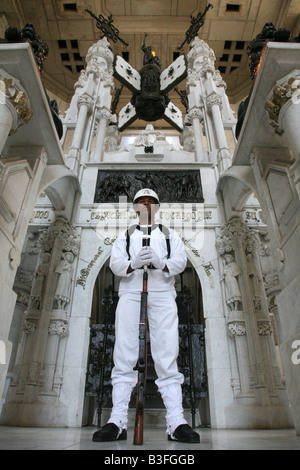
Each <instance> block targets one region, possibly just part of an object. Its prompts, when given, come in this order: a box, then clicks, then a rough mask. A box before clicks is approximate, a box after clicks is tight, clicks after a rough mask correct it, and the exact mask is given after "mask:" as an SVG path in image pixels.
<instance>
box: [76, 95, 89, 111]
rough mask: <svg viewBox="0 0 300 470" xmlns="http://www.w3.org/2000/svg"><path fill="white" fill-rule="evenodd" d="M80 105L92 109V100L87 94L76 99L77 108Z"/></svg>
mask: <svg viewBox="0 0 300 470" xmlns="http://www.w3.org/2000/svg"><path fill="white" fill-rule="evenodd" d="M82 105H84V106H87V108H88V109H92V107H93V100H92V98H91V96H90V95H88V94H87V93H83V94H82V95H80V96H79V97H78V100H77V107H78V108H80V106H82Z"/></svg>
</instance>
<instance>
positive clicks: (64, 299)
mask: <svg viewBox="0 0 300 470" xmlns="http://www.w3.org/2000/svg"><path fill="white" fill-rule="evenodd" d="M73 261H74V255H73V253H72V252H70V251H67V252H66V253H62V260H61V261H60V262H59V264H58V266H57V268H56V270H55V272H56V273H57V274H59V277H58V282H57V287H56V291H55V295H54V298H55V300H56V301H57V306H58V309H59V310H64V309H65V307H66V304H68V303H69V302H70V295H71V286H72V279H73V266H72V264H73Z"/></svg>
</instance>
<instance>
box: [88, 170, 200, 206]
mask: <svg viewBox="0 0 300 470" xmlns="http://www.w3.org/2000/svg"><path fill="white" fill-rule="evenodd" d="M143 187H149V188H151V189H153V190H154V191H158V192H159V198H160V201H161V202H168V203H171V202H197V203H201V202H203V195H202V184H201V179H200V173H199V171H197V170H196V171H194V170H186V171H172V172H167V171H152V172H151V174H150V173H145V172H144V171H138V170H137V171H129V170H128V171H108V170H107V171H106V170H102V171H99V173H98V179H97V184H96V190H95V198H94V202H95V203H100V202H101V203H102V202H112V203H114V202H116V203H118V202H119V197H121V196H126V197H127V198H128V201H132V200H133V197H134V195H135V193H136V192H137V191H139V190H140V189H141V188H143Z"/></svg>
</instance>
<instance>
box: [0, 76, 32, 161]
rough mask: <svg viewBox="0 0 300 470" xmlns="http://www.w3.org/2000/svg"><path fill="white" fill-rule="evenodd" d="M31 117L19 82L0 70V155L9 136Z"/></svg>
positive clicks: (27, 101)
mask: <svg viewBox="0 0 300 470" xmlns="http://www.w3.org/2000/svg"><path fill="white" fill-rule="evenodd" d="M31 116H32V111H31V109H30V102H29V99H28V95H27V94H26V91H25V90H24V88H23V87H22V86H21V84H20V82H19V80H17V79H16V78H14V77H12V76H11V75H9V74H8V73H7V72H6V71H5V70H3V69H0V154H1V152H2V150H3V147H4V145H5V142H6V140H7V137H8V136H9V134H11V133H13V132H16V130H17V128H18V127H19V126H21V125H22V124H26V123H27V122H28V121H29V120H30V119H31Z"/></svg>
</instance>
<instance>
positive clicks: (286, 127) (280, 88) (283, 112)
mask: <svg viewBox="0 0 300 470" xmlns="http://www.w3.org/2000/svg"><path fill="white" fill-rule="evenodd" d="M265 108H266V110H267V112H268V115H269V122H270V125H271V126H272V127H274V129H275V132H276V133H277V134H279V135H283V134H285V136H286V142H287V144H288V146H289V148H291V150H292V152H293V155H294V158H295V163H294V165H293V166H292V167H291V169H292V170H293V171H294V175H295V186H296V189H297V192H298V195H299V197H300V70H294V71H293V72H291V73H290V74H288V75H287V76H286V77H284V78H283V79H281V80H279V81H278V82H277V83H276V85H275V87H274V88H273V90H272V91H271V92H270V94H269V97H268V100H267V101H266V103H265Z"/></svg>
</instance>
